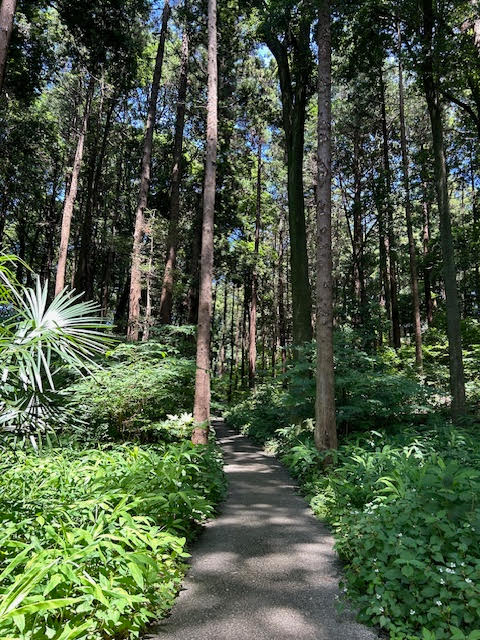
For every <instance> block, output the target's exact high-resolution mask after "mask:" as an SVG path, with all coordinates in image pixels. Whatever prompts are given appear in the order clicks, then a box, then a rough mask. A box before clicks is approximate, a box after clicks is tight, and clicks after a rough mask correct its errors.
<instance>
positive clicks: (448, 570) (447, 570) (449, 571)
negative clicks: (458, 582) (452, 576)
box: [445, 567, 455, 573]
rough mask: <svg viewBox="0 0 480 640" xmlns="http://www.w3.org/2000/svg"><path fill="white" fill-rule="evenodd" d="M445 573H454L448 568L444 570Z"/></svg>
mask: <svg viewBox="0 0 480 640" xmlns="http://www.w3.org/2000/svg"><path fill="white" fill-rule="evenodd" d="M445 571H446V573H455V571H454V570H453V569H449V568H448V567H447V568H446V569H445Z"/></svg>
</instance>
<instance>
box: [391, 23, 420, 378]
mask: <svg viewBox="0 0 480 640" xmlns="http://www.w3.org/2000/svg"><path fill="white" fill-rule="evenodd" d="M397 38H398V42H397V44H398V99H399V111H400V147H401V151H402V173H403V187H404V190H405V220H406V223H407V236H408V255H409V261H410V288H411V292H412V309H413V328H414V332H415V363H416V365H417V368H418V370H419V371H421V370H422V367H423V356H422V324H421V320H420V298H419V294H418V278H417V252H416V249H415V238H414V236H413V224H412V200H411V194H410V169H409V158H408V149H407V130H406V125H405V97H404V88H403V63H402V36H401V30H400V25H399V24H398V25H397Z"/></svg>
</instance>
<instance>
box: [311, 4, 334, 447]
mask: <svg viewBox="0 0 480 640" xmlns="http://www.w3.org/2000/svg"><path fill="white" fill-rule="evenodd" d="M317 45H318V129H317V132H318V147H317V176H318V179H317V191H316V195H317V202H316V205H317V287H316V293H317V322H316V337H317V370H316V400H315V434H314V435H315V445H316V446H317V448H318V449H319V450H321V451H323V450H325V449H336V447H337V428H336V421H335V378H334V367H333V291H332V269H333V263H332V200H331V189H332V151H331V126H332V112H331V35H330V2H329V0H320V7H319V11H318V31H317Z"/></svg>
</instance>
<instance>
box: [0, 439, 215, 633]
mask: <svg viewBox="0 0 480 640" xmlns="http://www.w3.org/2000/svg"><path fill="white" fill-rule="evenodd" d="M1 453H2V460H1V464H0V474H1V475H0V495H1V498H0V521H1V541H0V596H1V605H0V637H2V638H4V639H5V638H21V639H22V640H45V639H46V638H48V639H49V640H71V639H73V638H78V639H79V640H87V639H88V640H94V639H100V638H113V637H115V638H127V637H128V638H133V637H138V636H139V633H140V631H141V630H142V629H143V628H144V627H145V625H146V624H147V623H148V621H149V620H151V619H152V618H153V617H158V616H161V615H162V613H164V612H165V611H166V610H168V609H169V608H170V607H171V605H172V602H173V598H174V596H175V594H176V592H177V590H178V587H179V584H180V580H181V578H182V575H183V572H184V559H185V558H186V557H187V554H186V552H185V544H186V542H187V541H188V540H189V539H191V537H192V536H193V535H194V534H195V531H196V530H197V528H198V526H199V525H200V524H201V523H202V522H204V521H205V520H206V519H207V518H209V517H210V516H211V515H212V513H213V509H214V505H215V504H216V503H217V502H218V501H219V500H220V498H221V496H222V494H223V491H224V480H223V473H222V464H221V458H220V455H219V452H218V450H217V449H216V448H215V447H214V446H210V447H208V448H207V449H199V448H198V447H195V446H194V445H192V444H191V443H190V442H188V441H184V442H179V443H173V444H163V445H155V446H136V445H132V444H113V445H104V446H97V447H95V448H89V449H83V448H79V447H78V446H76V445H71V446H69V447H68V446H66V444H65V443H63V445H62V447H58V448H47V449H45V450H40V451H38V452H34V451H31V450H28V449H27V448H24V449H22V448H18V447H17V448H16V449H14V450H13V449H8V448H3V449H2V452H1Z"/></svg>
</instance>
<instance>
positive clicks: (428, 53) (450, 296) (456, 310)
mask: <svg viewBox="0 0 480 640" xmlns="http://www.w3.org/2000/svg"><path fill="white" fill-rule="evenodd" d="M422 6H423V19H424V23H423V28H424V52H423V53H424V61H423V69H422V80H423V86H424V89H425V97H426V100H427V106H428V111H429V115H430V122H431V128H432V141H433V156H434V170H435V187H436V191H437V205H438V215H439V218H440V245H441V249H442V260H443V278H444V283H445V295H446V311H447V336H448V351H449V363H450V391H451V394H452V415H453V416H454V417H458V416H460V415H462V414H464V413H465V377H464V371H463V356H462V337H461V326H460V307H459V301H458V291H457V280H456V268H455V259H454V251H453V238H452V223H451V217H450V203H449V198H448V184H447V168H446V160H445V146H444V139H443V114H442V105H441V102H440V95H439V88H438V85H437V83H436V80H435V74H434V62H433V51H432V41H433V32H434V16H433V6H432V0H423V2H422Z"/></svg>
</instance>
